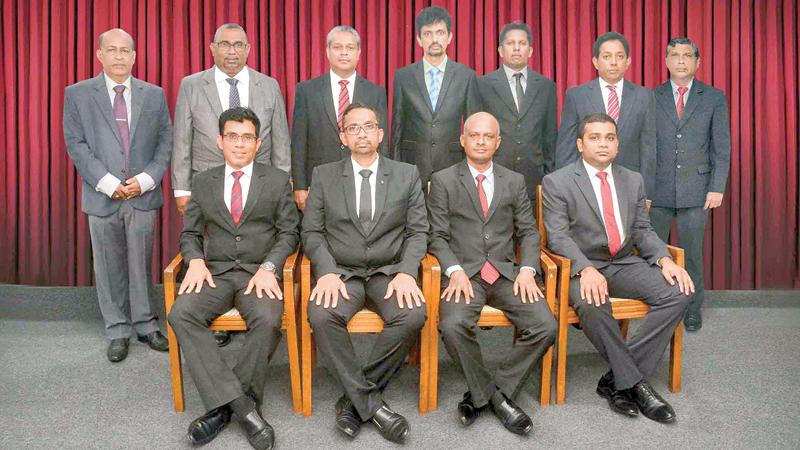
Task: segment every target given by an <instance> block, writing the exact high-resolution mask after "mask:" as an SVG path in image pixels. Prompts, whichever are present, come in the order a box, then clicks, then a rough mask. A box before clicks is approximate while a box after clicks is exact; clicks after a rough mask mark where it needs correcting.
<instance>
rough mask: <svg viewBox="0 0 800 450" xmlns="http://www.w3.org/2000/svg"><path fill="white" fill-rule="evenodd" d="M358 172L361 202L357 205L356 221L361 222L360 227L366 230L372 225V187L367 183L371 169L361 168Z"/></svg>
mask: <svg viewBox="0 0 800 450" xmlns="http://www.w3.org/2000/svg"><path fill="white" fill-rule="evenodd" d="M358 173H359V174H360V175H361V196H360V198H361V203H359V205H358V221H359V222H360V223H361V228H363V229H364V231H365V232H368V231H369V228H370V226H371V225H372V188H371V187H370V185H369V177H370V175H372V171H371V170H369V169H363V170H361V171H359V172H358Z"/></svg>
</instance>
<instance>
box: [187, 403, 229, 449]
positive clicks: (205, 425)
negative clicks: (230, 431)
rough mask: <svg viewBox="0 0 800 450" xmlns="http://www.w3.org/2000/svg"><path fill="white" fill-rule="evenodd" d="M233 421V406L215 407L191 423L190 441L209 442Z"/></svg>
mask: <svg viewBox="0 0 800 450" xmlns="http://www.w3.org/2000/svg"><path fill="white" fill-rule="evenodd" d="M230 421H231V408H230V407H229V406H228V405H223V406H220V407H219V408H214V409H212V410H211V411H209V412H207V413H205V414H203V415H202V416H200V417H198V418H197V419H194V420H193V421H192V423H190V424H189V432H188V436H189V441H190V442H191V443H192V444H194V445H204V444H208V443H209V442H211V441H212V440H214V438H215V437H217V435H218V434H219V433H220V431H222V430H223V429H224V428H225V427H226V426H227V425H228V424H229V423H230Z"/></svg>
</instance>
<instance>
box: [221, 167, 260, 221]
mask: <svg viewBox="0 0 800 450" xmlns="http://www.w3.org/2000/svg"><path fill="white" fill-rule="evenodd" d="M236 170H240V171H242V172H244V175H242V176H241V177H239V185H241V186H242V211H244V206H245V205H246V204H247V193H248V192H250V180H251V179H252V178H253V163H252V162H251V163H250V164H248V165H246V166H244V167H242V168H241V169H234V168H233V167H231V166H229V165H228V163H227V162H226V163H225V184H224V188H223V192H224V194H223V196H224V198H223V200H225V206H226V207H227V208H228V212H230V211H231V192H232V191H233V182H234V181H235V180H236V178H234V177H233V172H234V171H236Z"/></svg>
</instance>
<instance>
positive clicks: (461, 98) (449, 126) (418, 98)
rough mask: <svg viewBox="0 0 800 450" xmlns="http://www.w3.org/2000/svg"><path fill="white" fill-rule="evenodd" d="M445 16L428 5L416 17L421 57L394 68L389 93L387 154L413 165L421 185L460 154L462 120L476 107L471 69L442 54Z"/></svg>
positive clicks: (447, 35)
mask: <svg viewBox="0 0 800 450" xmlns="http://www.w3.org/2000/svg"><path fill="white" fill-rule="evenodd" d="M450 23H451V21H450V15H449V14H448V13H447V11H446V10H445V9H444V8H441V7H439V6H431V7H428V8H425V9H423V10H422V11H420V13H419V14H418V15H417V19H416V24H415V25H416V31H417V43H418V44H419V45H420V47H422V50H423V52H424V54H425V55H424V56H423V57H422V61H418V62H415V63H413V64H410V65H408V66H405V67H402V68H400V69H397V72H395V74H394V91H393V94H392V101H393V102H394V103H393V104H392V154H393V155H394V158H395V159H396V160H398V161H403V162H407V163H409V164H414V165H416V166H417V168H418V169H419V174H420V180H421V181H422V185H423V186H425V185H426V184H427V183H428V180H429V179H430V177H431V174H432V173H433V172H436V171H438V170H442V169H444V168H447V167H450V166H452V165H453V164H455V163H457V162H458V161H461V160H462V159H463V158H464V152H463V150H462V149H461V144H459V136H460V135H461V122H462V121H463V120H464V119H466V118H467V117H468V116H469V115H470V114H472V113H474V112H477V111H479V110H480V93H479V92H478V85H477V77H476V75H475V71H473V70H472V69H470V68H469V67H467V66H465V65H463V64H459V63H457V62H455V61H451V60H450V59H448V58H447V46H448V45H449V44H450V41H452V40H453V33H452V32H451V26H450Z"/></svg>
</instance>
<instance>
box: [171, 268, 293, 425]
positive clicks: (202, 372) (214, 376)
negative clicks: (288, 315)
mask: <svg viewBox="0 0 800 450" xmlns="http://www.w3.org/2000/svg"><path fill="white" fill-rule="evenodd" d="M251 277H252V274H250V273H249V272H247V271H245V270H242V269H233V270H230V271H228V272H225V273H223V274H220V275H216V276H214V284H216V286H217V287H216V288H211V287H210V286H208V284H205V285H203V289H202V290H201V291H200V292H199V293H194V292H192V293H186V294H183V295H181V296H179V297H178V299H177V300H176V301H175V304H174V305H172V310H171V311H170V313H169V317H168V320H169V323H170V325H172V328H173V330H175V334H176V335H177V336H178V342H179V343H180V345H181V349H182V350H183V357H184V359H185V360H186V365H187V366H188V367H189V373H191V375H192V379H193V380H194V383H195V385H196V386H197V390H198V391H199V392H200V398H201V399H202V400H203V405H204V406H205V408H206V410H211V409H214V408H217V407H219V406H222V405H225V404H227V403H229V402H231V401H232V400H233V399H235V398H237V397H240V396H242V395H244V394H251V395H253V396H254V397H255V399H256V402H257V403H258V404H259V405H260V404H261V400H262V398H263V395H264V383H265V381H266V374H267V364H269V359H270V357H271V356H272V353H273V352H274V351H275V348H276V347H277V346H278V343H279V342H280V340H281V318H282V315H283V300H277V299H275V300H273V299H270V298H269V297H266V296H264V297H263V298H258V297H257V296H256V294H255V290H254V291H253V292H251V293H250V294H249V295H244V291H245V289H246V288H247V283H248V282H249V281H250V278H251ZM233 307H236V309H238V310H239V313H240V314H241V315H242V318H243V319H244V321H245V322H246V323H247V332H246V333H245V336H244V345H243V346H242V348H241V350H239V353H238V355H237V358H236V365H235V366H234V367H233V369H231V368H230V367H228V365H227V364H226V363H225V361H224V360H223V358H222V351H221V350H220V348H219V347H217V343H216V341H215V340H214V336H213V334H212V333H211V331H209V330H208V326H209V325H210V324H211V322H213V321H214V319H216V318H217V317H219V316H220V315H222V314H225V313H226V312H228V311H229V310H230V309H231V308H233Z"/></svg>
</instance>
